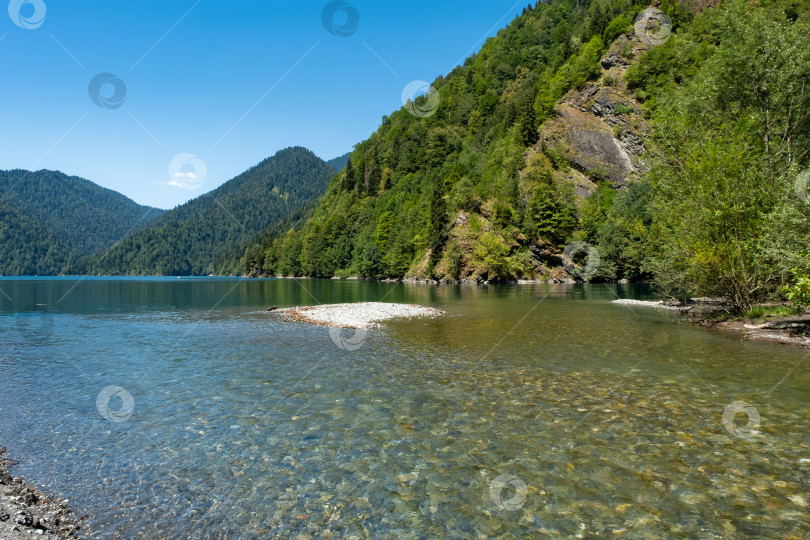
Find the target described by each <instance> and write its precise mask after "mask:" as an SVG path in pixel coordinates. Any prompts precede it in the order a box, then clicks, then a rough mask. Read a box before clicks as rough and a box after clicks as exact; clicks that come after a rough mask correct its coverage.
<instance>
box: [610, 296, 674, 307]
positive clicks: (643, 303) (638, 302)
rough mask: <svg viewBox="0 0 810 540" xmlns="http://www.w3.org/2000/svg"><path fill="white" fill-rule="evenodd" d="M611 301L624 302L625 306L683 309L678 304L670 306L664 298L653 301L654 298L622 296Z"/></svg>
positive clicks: (615, 302)
mask: <svg viewBox="0 0 810 540" xmlns="http://www.w3.org/2000/svg"><path fill="white" fill-rule="evenodd" d="M611 303H612V304H622V305H625V306H639V307H654V308H658V309H681V308H679V307H676V306H668V305H666V304H664V301H663V300H658V301H652V300H631V299H630V298H621V299H619V300H614V301H613V302H611Z"/></svg>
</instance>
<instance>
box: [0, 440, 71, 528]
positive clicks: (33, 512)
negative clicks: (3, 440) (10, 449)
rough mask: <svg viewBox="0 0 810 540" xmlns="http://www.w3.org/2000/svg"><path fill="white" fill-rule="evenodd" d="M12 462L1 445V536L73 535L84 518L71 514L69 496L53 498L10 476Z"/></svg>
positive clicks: (18, 478)
mask: <svg viewBox="0 0 810 540" xmlns="http://www.w3.org/2000/svg"><path fill="white" fill-rule="evenodd" d="M13 464H14V460H12V459H11V458H9V457H7V455H6V449H5V448H4V447H2V446H0V538H3V539H5V540H18V539H21V538H31V537H32V536H43V537H46V538H54V539H62V538H70V537H73V536H74V535H75V534H76V533H77V532H78V530H79V529H80V525H79V524H80V523H81V521H82V520H83V519H84V518H78V519H75V518H74V517H73V516H72V514H71V511H70V508H69V507H68V500H67V499H62V498H61V497H57V498H51V497H50V496H48V495H46V494H45V493H43V492H41V491H40V490H38V489H37V488H35V487H33V486H31V485H29V484H27V483H26V482H25V480H24V479H23V478H20V477H16V478H15V477H13V476H11V474H10V473H9V467H10V466H12V465H13Z"/></svg>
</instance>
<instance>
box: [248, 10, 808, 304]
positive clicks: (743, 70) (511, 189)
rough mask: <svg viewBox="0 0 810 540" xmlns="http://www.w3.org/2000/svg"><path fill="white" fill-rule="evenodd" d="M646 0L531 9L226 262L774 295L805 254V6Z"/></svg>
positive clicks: (293, 269)
mask: <svg viewBox="0 0 810 540" xmlns="http://www.w3.org/2000/svg"><path fill="white" fill-rule="evenodd" d="M659 7H660V10H659V9H658V8H648V6H647V5H644V4H641V3H639V4H633V3H630V2H626V1H623V0H604V1H593V2H588V1H584V2H583V1H579V2H574V1H572V0H551V1H549V2H544V3H538V4H536V5H535V6H534V7H531V6H530V7H527V8H526V9H525V10H524V12H523V14H522V15H521V16H520V17H518V18H517V19H515V21H513V22H512V23H511V24H510V25H509V26H508V27H507V28H505V29H503V30H502V31H500V32H499V33H498V35H497V37H495V38H492V39H490V40H488V41H487V42H486V43H485V45H484V46H483V47H482V49H481V50H480V51H479V52H478V53H477V54H476V55H474V56H472V57H470V58H469V59H468V60H467V61H466V62H465V64H464V66H460V67H457V68H456V69H454V70H453V71H452V72H451V73H449V74H448V75H447V76H442V77H439V78H437V79H436V80H435V81H434V83H433V86H434V88H435V91H433V92H431V93H430V94H429V95H427V96H423V97H420V98H417V100H416V102H415V103H409V104H408V105H406V106H405V107H403V108H402V109H401V110H399V111H396V112H394V113H392V114H391V115H389V116H386V117H384V118H383V122H382V125H381V126H380V127H379V129H378V130H377V131H376V132H375V133H374V134H372V135H371V136H370V137H369V138H368V139H367V140H365V141H363V142H361V143H359V144H358V145H357V146H356V148H355V150H354V151H353V152H352V153H351V156H350V159H349V162H348V164H347V166H346V168H345V169H344V170H343V171H342V172H341V174H340V175H339V176H337V177H336V178H335V179H333V181H332V182H331V183H330V185H329V188H328V190H327V193H326V195H325V196H324V197H323V199H322V201H321V203H320V206H319V207H318V208H317V209H316V210H315V212H314V213H313V215H312V217H311V218H310V219H309V220H307V221H306V223H305V224H303V225H301V226H297V227H295V228H294V229H292V230H289V231H287V232H284V233H281V232H280V231H273V232H272V233H271V234H269V235H268V236H266V237H265V238H262V239H261V240H260V241H259V242H257V243H256V244H254V245H253V246H251V247H249V248H248V249H247V250H246V251H245V254H244V257H243V258H242V261H241V264H240V266H239V267H237V268H235V270H236V271H239V272H242V273H246V274H249V275H262V274H264V275H308V276H323V277H328V276H333V275H337V276H349V275H361V276H365V277H416V278H435V279H448V280H455V279H467V280H474V281H483V280H512V279H517V278H551V279H585V280H593V279H621V278H630V279H637V278H648V277H654V278H655V279H656V280H657V281H658V282H659V284H661V285H662V286H663V287H665V288H666V289H667V290H668V291H671V292H672V293H673V294H717V295H723V296H726V297H728V298H731V299H733V302H735V305H738V306H741V307H744V306H745V305H750V303H751V302H753V301H756V300H759V299H763V298H766V297H768V296H771V295H774V294H778V291H779V290H780V287H782V286H784V285H786V284H790V283H791V279H792V278H791V273H790V272H789V270H790V269H794V270H795V271H794V272H793V274H796V273H801V272H802V271H807V270H808V268H810V264H808V260H807V253H808V251H810V249H808V245H807V240H806V239H807V236H806V235H804V236H803V234H804V231H806V230H807V228H808V226H807V224H808V216H807V205H806V204H804V203H803V199H806V198H807V197H806V194H805V193H799V192H798V191H797V190H796V189H794V187H795V186H796V185H798V184H797V182H799V180H800V179H801V178H802V176H801V172H802V171H803V170H805V169H806V168H807V167H808V165H809V163H808V134H810V129H808V111H809V110H810V91H808V90H807V88H810V84H808V83H810V80H808V76H809V75H810V61H809V60H808V58H809V57H810V56H809V55H810V53H809V52H808V51H810V47H808V37H807V36H808V35H810V34H808V12H809V11H810V10H808V6H807V5H806V3H795V2H787V1H773V0H765V1H763V2H759V3H758V4H748V3H743V2H738V1H732V2H729V3H728V4H723V5H722V6H719V7H709V8H707V9H703V7H704V6H701V5H699V4H697V3H691V4H687V3H678V2H677V1H674V0H667V1H665V2H663V3H661V4H660V5H659ZM662 12H663V13H662ZM802 185H806V182H805V184H802ZM799 191H800V190H799ZM797 193H798V195H797ZM779 219H782V220H786V222H787V223H789V224H790V226H788V227H785V226H779V225H778V220H779ZM566 248H567V249H566ZM563 267H566V268H567V271H564V270H563Z"/></svg>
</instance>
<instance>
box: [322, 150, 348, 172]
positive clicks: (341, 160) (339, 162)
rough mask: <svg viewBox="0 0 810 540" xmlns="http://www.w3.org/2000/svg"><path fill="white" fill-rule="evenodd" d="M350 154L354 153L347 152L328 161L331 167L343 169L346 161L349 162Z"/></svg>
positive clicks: (337, 169) (338, 169)
mask: <svg viewBox="0 0 810 540" xmlns="http://www.w3.org/2000/svg"><path fill="white" fill-rule="evenodd" d="M350 155H352V153H351V152H346V153H345V154H343V155H342V156H338V157H336V158H332V159H330V160H329V161H327V163H328V164H329V166H330V167H332V168H333V169H335V170H336V171H342V170H343V168H344V167H345V166H346V163H348V161H349V156H350Z"/></svg>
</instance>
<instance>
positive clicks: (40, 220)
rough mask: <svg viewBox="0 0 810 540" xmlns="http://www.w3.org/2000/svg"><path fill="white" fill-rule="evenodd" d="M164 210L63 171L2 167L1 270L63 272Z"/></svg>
mask: <svg viewBox="0 0 810 540" xmlns="http://www.w3.org/2000/svg"><path fill="white" fill-rule="evenodd" d="M162 213H163V210H159V209H157V208H151V207H148V206H141V205H139V204H136V203H135V202H134V201H132V200H131V199H128V198H127V197H125V196H123V195H121V194H120V193H117V192H115V191H112V190H110V189H106V188H103V187H101V186H98V185H96V184H94V183H93V182H90V181H89V180H85V179H83V178H78V177H75V176H67V175H65V174H63V173H61V172H57V171H46V170H42V171H37V172H32V171H24V170H12V171H0V216H2V220H0V274H3V275H31V274H40V275H47V274H59V273H64V272H67V271H69V270H70V267H72V266H73V265H74V264H75V263H76V261H77V260H78V259H80V258H81V257H83V256H87V255H91V254H93V253H96V252H98V251H101V250H103V249H105V248H108V247H109V246H111V245H113V244H114V243H115V242H117V241H120V240H121V239H122V238H124V237H126V236H127V235H128V234H129V233H131V232H134V231H136V230H137V229H139V228H140V227H143V226H144V225H146V224H147V223H149V222H150V221H151V220H152V219H154V218H156V217H158V216H160V215H161V214H162Z"/></svg>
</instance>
